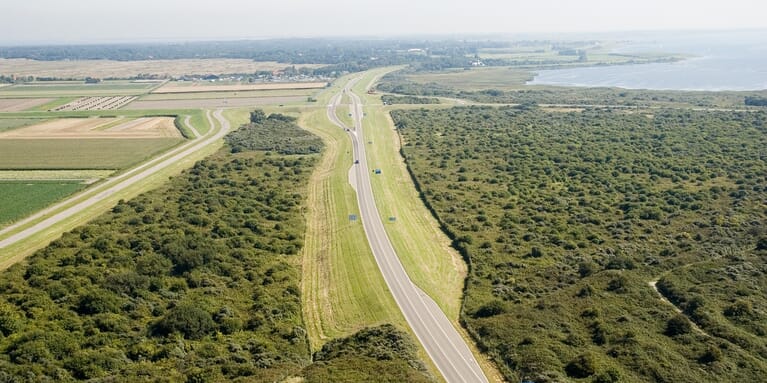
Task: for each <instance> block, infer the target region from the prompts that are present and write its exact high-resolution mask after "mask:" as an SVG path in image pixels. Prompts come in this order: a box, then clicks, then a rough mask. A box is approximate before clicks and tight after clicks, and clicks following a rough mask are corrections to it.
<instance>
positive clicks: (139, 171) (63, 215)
mask: <svg viewBox="0 0 767 383" xmlns="http://www.w3.org/2000/svg"><path fill="white" fill-rule="evenodd" d="M222 112H223V111H222V110H220V109H219V110H217V111H216V112H215V113H213V116H214V117H215V118H216V120H218V121H219V122H220V123H221V129H220V130H219V131H217V132H215V133H214V134H209V135H207V136H203V137H202V138H198V139H197V140H195V141H192V142H191V143H189V144H187V145H184V146H181V147H179V148H176V149H174V150H172V151H171V152H169V153H166V154H164V155H161V156H160V157H157V158H155V159H154V160H151V161H148V162H146V163H144V164H143V165H141V166H138V167H136V168H134V169H132V170H130V171H128V172H126V173H123V174H121V175H120V176H118V177H115V178H114V179H111V180H108V181H107V183H106V184H105V185H100V186H99V187H98V188H97V189H96V190H94V192H96V194H94V195H92V196H90V197H88V198H87V199H85V200H83V201H81V202H80V203H78V204H76V205H74V206H72V207H70V208H67V209H66V210H63V211H61V212H58V213H55V214H53V215H51V216H50V217H48V218H46V219H44V220H42V221H40V222H39V223H37V224H35V225H33V226H31V227H29V228H27V229H24V230H22V231H20V232H18V233H16V234H13V235H11V236H9V237H7V238H5V239H3V240H0V249H2V248H4V247H8V246H10V245H13V244H14V243H17V242H19V241H22V240H24V239H26V238H29V237H31V236H33V235H35V234H37V233H39V232H42V231H44V230H46V229H48V228H49V227H51V226H52V225H55V224H57V223H59V222H61V221H63V220H65V219H67V218H69V217H72V216H74V215H76V214H78V213H79V212H81V211H82V210H83V209H86V208H88V207H90V206H93V205H94V204H96V203H98V202H100V201H102V200H104V199H106V198H108V197H109V196H111V195H113V194H114V193H117V192H119V191H121V190H123V189H125V188H127V187H129V186H131V185H133V184H135V183H137V182H140V181H141V180H143V179H145V178H147V177H149V176H151V175H152V174H154V173H157V172H158V171H160V170H162V169H164V168H166V167H168V166H170V165H172V164H173V163H175V162H178V161H180V160H182V159H183V158H184V157H186V156H188V155H190V154H192V153H194V152H196V151H198V150H200V149H202V148H203V147H205V146H207V145H209V144H211V143H213V142H214V141H216V140H219V139H221V138H222V137H224V135H226V133H228V132H229V130H230V129H231V127H230V125H229V121H228V120H227V119H226V118H224V116H223V115H222ZM208 120H209V121H210V124H211V130H210V133H213V132H214V131H215V130H214V129H213V120H212V119H211V116H210V113H209V114H208ZM195 131H196V130H195ZM78 198H80V196H79V195H77V196H74V197H72V198H70V199H67V200H65V201H63V202H60V203H58V204H56V205H54V206H52V207H50V208H48V209H45V210H43V211H41V212H39V213H37V214H34V215H32V216H31V217H28V218H27V219H25V220H23V221H21V222H18V223H16V224H14V225H12V226H10V227H7V228H5V229H3V230H2V231H0V235H2V234H3V233H7V232H8V231H10V230H12V229H14V228H17V227H19V226H20V225H23V224H26V223H27V222H30V221H31V220H34V219H38V218H40V217H43V216H45V215H48V214H51V213H52V212H53V211H56V210H58V209H60V208H61V207H62V206H64V205H67V204H70V203H72V201H74V200H76V199H78ZM4 266H7V265H4Z"/></svg>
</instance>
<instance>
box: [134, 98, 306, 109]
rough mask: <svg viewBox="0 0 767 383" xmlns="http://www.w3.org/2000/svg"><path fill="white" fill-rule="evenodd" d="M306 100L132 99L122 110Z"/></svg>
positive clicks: (224, 105)
mask: <svg viewBox="0 0 767 383" xmlns="http://www.w3.org/2000/svg"><path fill="white" fill-rule="evenodd" d="M300 102H306V96H285V97H252V98H228V99H227V98H208V99H190V100H157V101H143V100H138V101H133V102H132V103H130V104H128V106H126V107H125V108H123V110H157V109H214V108H243V107H254V106H260V105H282V104H292V103H300Z"/></svg>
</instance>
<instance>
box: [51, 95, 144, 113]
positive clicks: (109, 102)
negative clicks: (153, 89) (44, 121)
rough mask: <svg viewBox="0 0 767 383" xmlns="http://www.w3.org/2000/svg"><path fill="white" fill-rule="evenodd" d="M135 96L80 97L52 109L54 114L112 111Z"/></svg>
mask: <svg viewBox="0 0 767 383" xmlns="http://www.w3.org/2000/svg"><path fill="white" fill-rule="evenodd" d="M135 99H136V97H135V96H114V97H112V96H105V97H82V98H78V99H76V100H74V101H71V102H68V103H66V104H64V105H61V106H58V107H56V108H53V111H54V112H59V111H78V110H112V109H120V108H122V107H123V106H125V105H127V104H128V103H130V102H131V101H133V100H135Z"/></svg>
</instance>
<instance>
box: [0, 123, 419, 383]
mask: <svg viewBox="0 0 767 383" xmlns="http://www.w3.org/2000/svg"><path fill="white" fill-rule="evenodd" d="M275 120H276V121H278V122H279V127H278V126H277V122H274V123H273V121H275ZM288 121H290V120H287V119H282V118H280V117H279V116H275V115H273V118H271V117H270V118H268V119H267V122H266V123H265V124H264V125H263V126H260V125H259V126H257V125H258V124H254V125H250V126H246V127H244V128H243V130H242V131H240V132H238V133H235V134H231V135H230V136H228V137H227V142H228V143H229V145H230V146H228V147H225V148H224V149H222V150H220V151H219V152H218V153H216V154H214V155H213V156H211V157H209V158H207V159H205V160H203V161H200V162H198V163H196V164H195V165H194V167H193V168H191V169H189V170H188V171H185V172H184V173H182V174H181V175H180V176H178V177H175V178H174V179H172V180H171V181H170V182H169V183H168V184H167V185H166V186H164V187H162V188H161V189H159V190H156V191H152V192H149V193H146V194H143V195H141V196H139V197H137V198H135V199H133V200H131V201H124V202H120V203H119V204H117V205H116V206H115V207H114V208H113V209H112V211H111V212H109V213H107V214H104V215H103V216H101V217H100V218H98V219H96V220H95V221H94V222H92V223H89V224H86V225H84V226H81V227H79V228H77V229H75V230H73V231H71V232H69V233H65V234H64V235H63V236H62V237H61V238H60V239H58V240H56V241H54V242H53V243H51V244H50V245H49V246H48V247H46V248H44V249H42V250H40V251H38V252H37V253H35V254H34V255H32V256H31V257H29V258H28V260H27V262H25V263H22V264H17V265H15V266H13V267H11V268H10V269H8V270H6V271H5V272H3V273H2V278H0V353H1V354H2V356H0V381H3V382H54V381H55V382H61V381H65V382H66V381H74V380H88V381H92V382H113V381H120V382H131V381H156V382H209V381H210V382H212V381H249V382H272V381H281V380H283V379H285V378H288V377H295V376H298V377H301V376H304V374H306V375H307V377H308V378H309V379H308V381H310V382H311V381H324V380H323V379H324V378H323V377H325V376H333V377H336V378H338V379H339V380H343V379H346V378H347V377H349V376H357V377H359V376H362V377H363V378H364V377H365V375H359V374H356V375H351V374H352V373H353V371H351V370H350V368H351V367H350V366H364V367H366V368H367V370H366V371H367V373H368V374H375V376H381V377H384V378H386V379H389V380H390V381H396V380H397V379H396V377H400V376H409V377H414V378H413V380H417V379H416V378H419V379H421V380H422V381H426V380H428V379H429V378H428V376H427V375H426V374H425V373H424V372H423V367H422V366H421V365H420V363H419V362H418V360H417V358H416V357H415V356H414V355H415V354H414V353H415V351H414V350H415V348H414V346H413V344H412V341H411V340H410V339H409V337H408V336H407V335H406V334H404V333H401V332H400V331H398V330H395V329H392V328H387V327H383V328H379V329H372V330H364V331H363V332H362V333H361V334H357V335H355V336H353V337H351V338H349V339H345V340H338V341H334V342H332V343H331V344H329V345H327V346H326V347H325V348H323V350H322V351H321V355H319V356H318V357H317V360H319V361H321V363H315V364H312V359H313V358H312V355H311V354H310V351H309V346H308V342H307V337H306V332H305V330H304V325H303V320H302V317H301V298H300V288H299V284H300V277H301V271H300V258H299V256H298V253H299V251H300V249H301V248H302V246H303V237H304V217H303V214H302V210H303V209H304V206H303V203H304V199H305V197H304V191H305V189H306V183H307V180H308V177H309V174H310V173H311V171H312V168H313V165H314V162H315V160H316V158H317V157H316V155H300V156H299V155H282V154H274V153H265V152H262V151H254V150H253V148H261V147H263V145H264V142H261V141H260V140H262V139H264V140H267V141H269V142H272V141H274V140H275V137H276V136H279V135H280V134H282V135H286V134H292V132H293V131H292V130H288V129H282V128H285V126H284V124H283V123H285V124H287V123H288ZM272 128H274V129H277V130H271V129H272ZM251 129H255V130H258V131H260V132H264V131H268V132H269V134H250V133H249V131H250V130H251ZM278 138H279V137H278ZM277 142H280V147H279V150H277V151H278V152H284V153H297V152H302V151H301V150H300V149H301V148H303V144H301V145H298V146H296V147H292V146H291V144H290V142H291V141H290V140H288V138H287V137H283V139H282V140H280V139H277ZM235 148H238V149H237V150H235ZM365 331H367V332H365ZM376 339H378V340H381V339H383V341H375V340H376ZM366 340H371V343H369V344H365V341H366ZM387 342H388V343H387ZM347 350H354V351H353V352H350V351H347ZM403 350H404V351H405V352H403ZM305 369H306V370H305ZM352 369H353V368H352ZM367 377H368V378H369V377H370V375H367ZM408 379H410V378H408ZM363 380H365V379H363ZM367 380H369V379H367ZM347 381H349V379H347Z"/></svg>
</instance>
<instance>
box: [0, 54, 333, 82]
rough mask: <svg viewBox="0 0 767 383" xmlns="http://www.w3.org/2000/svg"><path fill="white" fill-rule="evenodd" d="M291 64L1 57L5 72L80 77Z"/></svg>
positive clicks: (241, 69) (243, 69)
mask: <svg viewBox="0 0 767 383" xmlns="http://www.w3.org/2000/svg"><path fill="white" fill-rule="evenodd" d="M288 66H290V65H289V64H285V63H277V62H256V61H253V60H246V59H188V60H146V61H111V60H82V61H35V60H27V59H0V68H3V74H5V75H11V74H15V75H16V76H36V77H58V78H78V79H82V78H85V77H87V76H90V77H98V78H110V77H111V78H128V77H133V76H136V75H138V74H139V73H147V74H150V75H158V76H169V77H170V76H183V75H205V74H209V73H221V74H223V73H255V72H258V71H274V70H280V69H284V68H286V67H288ZM320 66H322V65H296V68H302V67H309V68H316V67H320Z"/></svg>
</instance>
